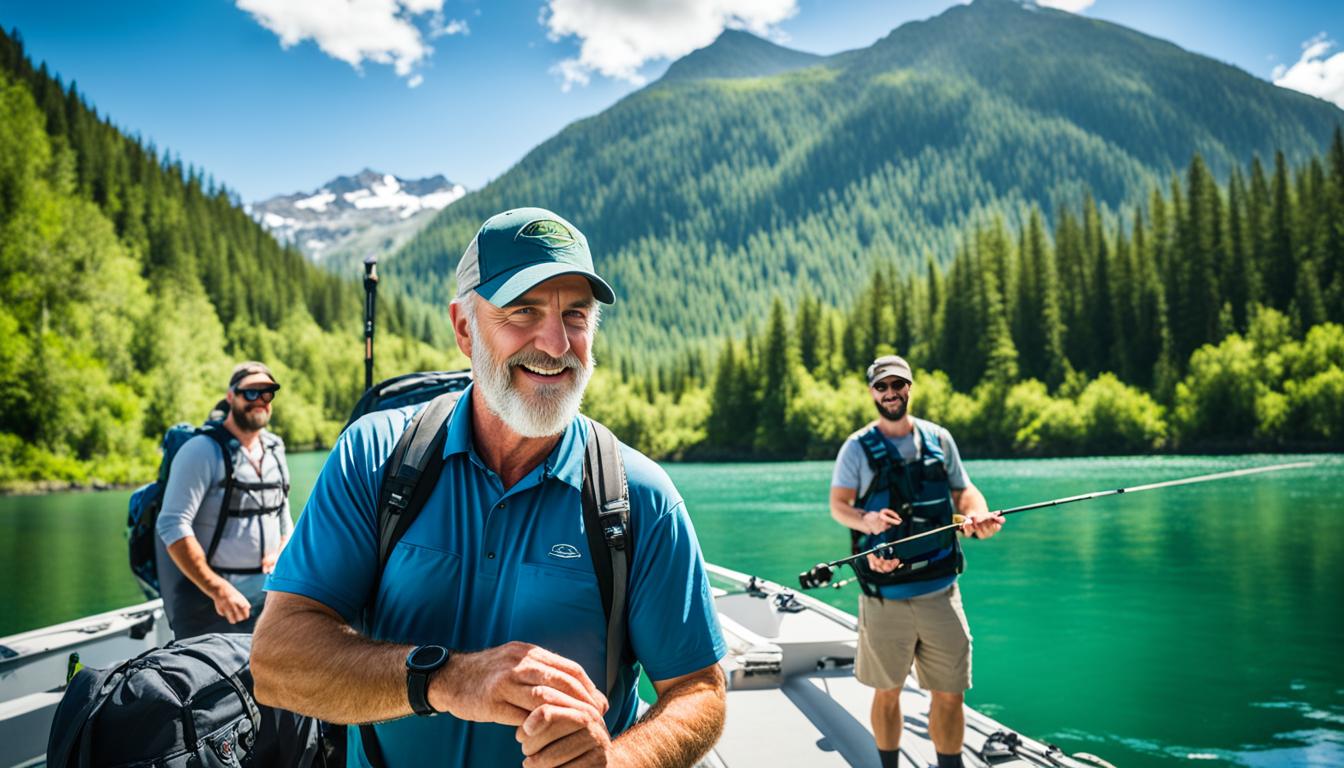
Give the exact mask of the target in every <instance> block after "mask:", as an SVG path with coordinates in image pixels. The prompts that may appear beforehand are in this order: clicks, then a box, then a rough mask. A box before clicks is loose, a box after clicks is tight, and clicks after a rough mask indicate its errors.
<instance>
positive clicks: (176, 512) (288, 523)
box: [155, 431, 294, 569]
mask: <svg viewBox="0 0 1344 768" xmlns="http://www.w3.org/2000/svg"><path fill="white" fill-rule="evenodd" d="M261 444H262V446H263V448H264V451H263V453H262V459H261V472H260V474H258V472H257V470H256V468H255V467H253V465H252V462H250V461H248V458H247V456H246V455H245V453H244V451H242V450H241V449H239V450H237V451H234V453H233V478H234V481H235V482H243V483H258V482H266V483H278V482H280V481H281V480H282V479H283V478H284V477H286V476H287V475H288V472H287V471H286V472H285V473H284V474H282V472H281V464H282V463H283V462H284V461H285V444H284V441H283V440H281V439H280V438H279V437H277V436H276V435H273V434H271V433H270V432H265V431H263V432H262V434H261ZM233 496H234V500H233V501H232V502H231V504H230V506H232V507H233V508H234V509H240V510H249V509H261V508H265V507H274V506H276V505H278V504H280V505H283V508H282V509H281V510H280V513H279V514H278V515H247V516H243V517H228V518H226V519H225V528H224V533H223V535H222V537H221V538H220V541H219V548H218V549H217V550H215V555H214V557H212V558H211V559H210V566H211V567H212V568H226V569H243V568H256V567H258V566H259V565H260V564H261V558H262V556H263V555H264V554H266V553H267V552H272V551H274V550H275V549H276V548H278V547H279V546H280V541H281V539H282V538H284V537H288V536H289V534H290V531H292V530H293V528H294V521H293V519H292V518H291V517H290V512H289V499H288V498H285V494H284V491H282V490H279V489H276V490H269V491H257V490H245V489H242V488H237V487H235V488H234V491H233ZM223 500H224V463H223V461H222V459H221V454H220V450H219V444H218V443H216V442H215V441H214V440H213V439H211V438H210V437H209V436H207V435H197V436H196V437H193V438H191V439H190V440H188V441H187V442H186V443H184V444H183V445H182V447H181V448H180V449H179V450H178V453H177V456H176V457H175V458H174V459H173V467H172V471H171V472H170V473H169V475H168V486H167V487H166V488H165V489H164V492H163V507H162V509H161V511H160V512H159V519H158V524H157V526H156V529H155V530H156V532H157V533H158V536H159V538H160V539H161V540H162V541H163V545H164V547H167V546H169V545H171V544H172V543H173V542H176V541H179V540H181V539H182V538H184V537H186V536H195V537H196V540H197V541H199V542H200V543H201V548H202V549H208V547H209V546H210V541H211V539H212V538H213V537H214V534H215V527H216V525H217V524H218V522H219V519H220V514H219V512H220V509H219V507H220V504H221V503H223Z"/></svg>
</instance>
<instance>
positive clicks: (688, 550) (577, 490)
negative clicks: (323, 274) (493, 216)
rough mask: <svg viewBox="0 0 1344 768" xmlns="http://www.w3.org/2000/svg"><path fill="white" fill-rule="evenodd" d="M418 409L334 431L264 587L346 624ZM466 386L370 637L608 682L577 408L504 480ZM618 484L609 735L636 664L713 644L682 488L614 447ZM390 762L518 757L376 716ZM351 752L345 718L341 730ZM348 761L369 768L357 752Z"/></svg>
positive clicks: (684, 669)
mask: <svg viewBox="0 0 1344 768" xmlns="http://www.w3.org/2000/svg"><path fill="white" fill-rule="evenodd" d="M421 407H423V406H413V407H408V408H401V409H398V410H390V411H380V412H376V413H371V414H368V415H367V416H364V417H363V418H361V419H360V420H359V421H357V422H355V423H354V424H353V425H352V426H351V427H350V428H349V429H347V430H346V431H345V433H344V434H343V435H341V437H340V439H339V440H337V441H336V445H335V447H334V448H333V449H332V451H331V455H330V456H328V457H327V461H326V464H325V465H324V466H323V468H322V473H321V475H320V476H319V477H318V479H317V484H316V486H315V487H314V488H313V492H312V495H311V496H310V497H309V499H308V504H307V506H306V507H304V510H303V514H302V516H300V518H299V521H298V523H297V525H296V526H295V529H294V535H293V537H292V538H291V540H290V542H289V545H288V546H287V547H286V548H285V551H284V553H283V554H282V555H281V557H280V561H279V563H277V565H276V568H275V572H274V573H273V574H271V576H270V578H269V579H268V581H267V585H266V588H267V589H268V590H272V591H279V592H291V593H294V594H298V595H304V596H305V597H309V598H312V599H313V600H317V601H318V602H320V603H323V604H324V605H327V606H329V607H331V608H332V609H333V610H335V611H337V612H338V613H340V614H341V616H343V617H344V618H345V619H346V621H349V622H351V623H352V624H354V625H356V626H360V624H359V622H360V616H361V613H362V612H363V609H364V605H365V604H366V603H367V602H368V600H369V598H370V590H371V589H372V588H373V585H374V582H375V579H374V575H375V570H376V569H377V562H378V548H377V544H376V531H377V513H376V509H375V507H376V505H377V499H378V489H379V485H380V481H381V477H382V473H383V465H384V464H385V463H386V461H387V459H388V457H389V456H390V455H391V453H392V448H393V446H394V445H396V442H397V438H398V437H400V436H401V433H402V432H403V431H404V430H405V429H406V426H407V425H408V424H409V423H410V420H411V418H412V416H414V414H415V412H416V411H417V410H418V409H419V408H421ZM471 431H472V419H471V390H470V389H468V391H467V392H466V394H464V395H463V397H462V400H461V401H460V402H459V403H458V407H457V409H456V410H455V411H454V413H453V415H452V417H451V419H450V420H449V422H448V435H447V441H446V444H445V446H444V467H443V474H442V475H441V476H440V478H439V482H438V484H437V485H436V486H435V488H434V491H433V493H432V494H431V495H430V497H429V500H428V502H427V503H426V505H425V508H424V510H423V511H422V512H421V513H420V516H419V517H418V518H416V520H415V522H414V523H413V524H412V525H411V527H410V528H409V529H408V530H407V531H406V535H405V536H404V537H403V538H402V539H401V541H400V542H399V543H398V544H397V546H396V547H395V548H394V549H393V551H392V555H391V559H390V560H389V562H388V564H387V569H386V570H385V571H384V573H383V577H382V580H381V582H379V584H378V594H377V600H376V602H375V614H374V616H373V617H372V627H369V628H367V631H368V632H369V634H370V635H371V636H373V637H375V638H377V639H381V640H389V641H393V642H399V643H410V644H416V645H421V644H431V643H432V644H438V645H444V646H447V647H449V648H453V649H457V650H460V651H475V650H481V649H484V648H490V647H494V646H497V645H502V644H503V643H506V642H509V641H511V640H520V641H524V642H529V643H534V644H536V645H540V646H542V647H544V648H547V649H548V650H551V651H553V652H555V653H558V654H560V655H561V656H565V657H567V658H570V659H573V660H574V661H577V662H578V663H579V664H581V665H583V668H584V670H585V671H586V672H587V673H588V677H589V678H591V679H592V681H593V683H594V684H595V685H596V686H597V687H598V689H599V690H605V688H606V687H607V686H606V679H605V678H606V616H605V615H604V613H603V611H602V601H601V597H600V596H599V592H598V587H597V577H596V575H595V574H594V571H593V565H592V561H591V559H590V554H589V548H588V537H587V535H586V533H585V532H584V527H583V514H582V501H581V488H582V484H583V457H584V450H585V447H586V444H587V441H588V433H589V428H588V421H587V419H584V418H576V419H575V420H574V421H573V422H572V423H570V425H569V427H568V428H567V429H566V430H565V433H564V435H563V436H562V438H561V439H560V442H559V444H558V445H557V446H556V448H555V450H553V451H552V452H551V454H550V455H549V456H547V457H546V460H545V461H544V462H542V463H541V464H540V465H539V466H537V467H536V468H535V469H534V470H532V472H530V473H528V475H527V476H526V477H524V478H523V479H522V480H520V481H519V482H518V483H517V484H516V485H514V486H513V487H512V488H509V489H508V490H505V489H504V487H503V485H502V484H501V482H500V478H499V476H497V475H496V474H495V473H494V472H492V471H491V470H490V469H489V468H487V467H486V466H485V464H484V463H483V462H482V461H481V458H480V457H479V456H478V455H477V454H476V451H475V449H474V448H473V447H472V440H471ZM621 457H622V458H623V459H624V461H625V471H626V476H627V480H628V483H629V486H630V520H631V528H632V529H633V534H634V538H633V557H632V559H631V561H630V575H629V582H628V584H629V586H628V592H627V594H628V597H627V617H628V627H629V636H630V645H631V650H632V651H633V652H634V655H635V657H636V658H637V659H638V664H630V665H629V666H627V667H624V668H623V669H622V671H621V673H620V680H619V685H617V686H616V687H615V688H614V689H613V692H612V694H611V697H610V704H611V708H610V709H609V710H608V712H607V715H606V723H607V728H608V730H609V731H610V732H611V733H612V734H613V735H614V734H618V733H620V732H621V731H624V730H625V729H626V728H628V727H630V725H632V724H633V723H634V721H635V715H636V707H637V706H638V699H637V695H636V683H637V681H638V676H639V674H638V673H639V665H640V664H642V665H643V667H644V669H645V671H646V672H647V673H648V675H649V677H650V678H651V679H653V680H666V679H669V678H673V677H678V676H680V675H685V674H688V673H691V672H694V671H696V670H698V669H702V668H704V667H707V666H709V665H711V664H713V663H715V662H716V661H718V660H719V659H720V658H721V657H722V656H723V654H724V652H725V646H724V642H723V638H722V637H721V635H720V634H719V626H718V619H717V616H716V614H715V612H714V602H713V599H712V597H711V595H710V590H709V582H708V580H707V578H706V576H705V570H704V561H703V560H702V559H701V555H700V545H699V543H698V542H697V540H696V537H695V529H694V528H693V527H692V526H691V520H690V517H689V516H688V515H687V514H686V507H685V504H684V503H683V501H682V499H681V496H680V495H679V494H678V493H677V490H676V488H675V487H674V486H673V485H672V481H671V480H670V479H669V478H668V477H667V474H666V473H665V472H663V470H662V469H661V468H660V467H659V466H658V465H657V464H654V463H653V462H652V461H650V460H649V459H648V458H646V457H645V456H644V455H643V454H640V453H639V452H637V451H635V450H634V449H632V448H629V447H628V446H625V445H622V446H621ZM376 728H377V732H378V737H379V738H378V740H379V742H380V745H381V746H382V749H383V755H384V757H385V758H386V760H387V763H388V766H389V768H398V767H399V766H411V765H424V764H427V761H429V760H433V762H434V763H435V764H441V765H462V766H483V767H484V766H503V765H518V764H520V763H521V762H522V760H523V755H522V752H521V750H520V749H519V745H518V742H517V741H516V740H515V739H514V730H515V729H514V727H512V726H503V725H496V724H492V723H471V722H466V721H462V720H458V719H457V718H454V717H452V716H450V715H439V716H436V717H407V718H403V719H401V720H396V721H393V722H389V723H383V724H380V725H378V726H376ZM349 733H350V734H351V741H352V747H354V746H355V744H356V743H357V741H358V729H354V728H351V729H349ZM351 753H352V756H351V758H350V765H356V766H367V765H368V763H367V761H365V760H363V759H362V758H363V753H362V751H361V750H359V749H358V748H354V749H352V750H351Z"/></svg>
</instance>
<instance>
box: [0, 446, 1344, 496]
mask: <svg viewBox="0 0 1344 768" xmlns="http://www.w3.org/2000/svg"><path fill="white" fill-rule="evenodd" d="M322 450H327V449H325V448H322V447H314V448H311V449H309V450H307V451H302V452H303V453H310V452H314V451H322ZM1341 452H1344V451H1341V449H1340V448H1339V447H1338V446H1329V445H1311V446H1296V447H1285V446H1265V445H1255V446H1246V445H1227V444H1223V445H1205V446H1199V449H1198V450H1190V451H1152V452H1149V453H1086V454H1083V453H1054V454H1043V455H1032V456H1021V455H997V454H993V453H989V454H976V455H966V454H963V456H962V458H963V459H965V460H967V461H1005V460H1007V461H1013V460H1022V461H1038V460H1041V459H1092V458H1107V459H1119V458H1126V457H1153V456H1236V455H1246V456H1261V455H1289V456H1327V455H1332V454H1339V453H1341ZM833 460H834V459H833V458H812V459H807V458H790V459H777V458H761V457H750V456H746V457H731V456H723V455H719V456H716V457H714V458H702V457H696V456H692V457H682V458H679V459H654V461H657V462H659V463H667V464H788V463H793V462H799V461H833ZM148 482H152V480H144V481H141V482H132V483H108V482H102V481H100V480H93V481H90V482H76V481H72V480H27V481H23V482H20V483H15V484H14V485H8V486H0V497H14V496H50V495H52V494H56V493H90V492H97V491H127V490H132V489H135V488H139V487H140V486H142V485H144V484H146V483H148Z"/></svg>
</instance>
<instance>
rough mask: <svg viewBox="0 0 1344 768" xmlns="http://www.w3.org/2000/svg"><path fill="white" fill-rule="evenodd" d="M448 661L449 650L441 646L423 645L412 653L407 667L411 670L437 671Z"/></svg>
mask: <svg viewBox="0 0 1344 768" xmlns="http://www.w3.org/2000/svg"><path fill="white" fill-rule="evenodd" d="M447 659H448V649H447V648H444V647H443V646H440V645H422V646H420V647H419V648H416V649H415V651H413V652H412V653H411V657H410V658H408V659H407V660H406V666H408V667H410V668H411V669H425V670H429V669H437V668H438V667H439V665H441V664H443V662H444V661H446V660H447Z"/></svg>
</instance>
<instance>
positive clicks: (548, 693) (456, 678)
mask: <svg viewBox="0 0 1344 768" xmlns="http://www.w3.org/2000/svg"><path fill="white" fill-rule="evenodd" d="M429 698H430V705H431V706H433V707H434V708H435V709H437V710H439V711H441V712H443V711H446V712H450V713H452V714H453V715H454V716H456V717H459V718H461V719H463V720H474V721H476V722H483V723H500V724H502V725H513V726H517V731H516V733H515V737H516V738H517V739H518V743H519V744H521V745H522V751H523V755H524V756H526V760H525V761H524V762H523V765H524V766H526V767H527V768H550V766H558V765H574V766H589V765H592V766H605V765H608V761H609V757H610V755H609V753H610V750H611V736H610V735H609V734H608V733H607V726H606V723H605V722H603V720H602V716H603V715H604V714H605V713H606V711H607V707H608V703H607V697H606V696H603V695H602V692H601V691H599V690H598V689H597V686H595V685H593V681H592V680H590V679H588V675H587V673H586V672H584V671H583V667H582V666H580V665H579V664H578V663H576V662H574V661H572V660H570V659H567V658H565V657H563V656H560V655H558V654H555V653H551V652H550V651H548V650H546V649H545V648H541V647H539V646H535V645H531V644H529V643H520V642H511V643H505V644H504V645H500V646H496V647H494V648H487V649H486V650H484V651H478V652H476V653H463V654H457V655H455V656H453V658H452V660H451V661H450V662H449V665H448V666H447V667H446V668H445V669H444V670H443V673H442V674H439V675H435V677H434V681H433V683H432V684H431V686H430V691H429Z"/></svg>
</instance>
